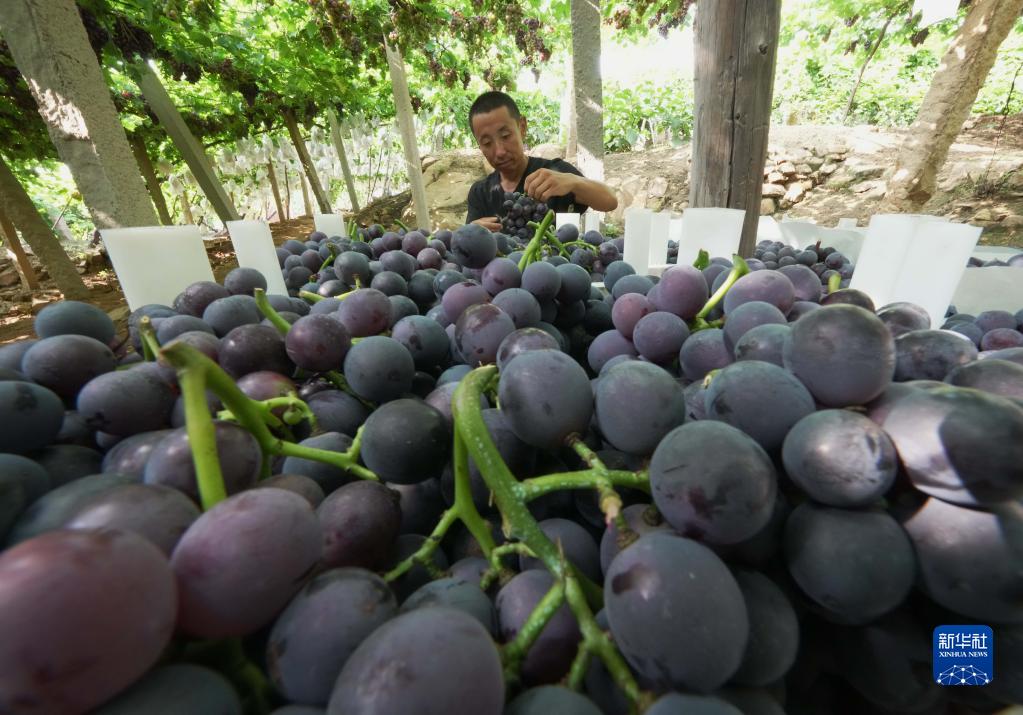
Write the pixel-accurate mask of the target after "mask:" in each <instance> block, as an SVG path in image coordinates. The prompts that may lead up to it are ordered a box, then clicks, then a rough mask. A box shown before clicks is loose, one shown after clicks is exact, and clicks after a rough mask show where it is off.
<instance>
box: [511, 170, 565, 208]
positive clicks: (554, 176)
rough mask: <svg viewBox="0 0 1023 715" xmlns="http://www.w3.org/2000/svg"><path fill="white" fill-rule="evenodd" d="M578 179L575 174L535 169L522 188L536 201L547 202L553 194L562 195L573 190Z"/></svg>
mask: <svg viewBox="0 0 1023 715" xmlns="http://www.w3.org/2000/svg"><path fill="white" fill-rule="evenodd" d="M578 179H579V177H578V176H576V175H575V174H564V173H562V172H560V171H552V170H551V169H537V170H536V171H534V172H533V173H532V174H530V175H529V176H528V177H526V183H525V184H524V185H523V187H522V188H524V189H525V191H526V193H527V194H529V195H530V196H532V197H533V198H534V199H536V200H537V201H541V202H545V203H546V202H547V200H548V199H551V198H553V197H555V196H564V195H565V194H570V193H572V192H573V191H574V190H575V186H576V182H577V180H578Z"/></svg>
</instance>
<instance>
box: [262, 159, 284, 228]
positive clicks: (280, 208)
mask: <svg viewBox="0 0 1023 715" xmlns="http://www.w3.org/2000/svg"><path fill="white" fill-rule="evenodd" d="M266 174H267V178H268V179H269V180H270V191H272V192H273V195H274V206H276V207H277V220H278V221H283V220H284V205H283V204H282V203H281V188H280V187H279V186H278V185H277V173H276V172H275V171H274V163H273V161H269V160H268V161H267V162H266Z"/></svg>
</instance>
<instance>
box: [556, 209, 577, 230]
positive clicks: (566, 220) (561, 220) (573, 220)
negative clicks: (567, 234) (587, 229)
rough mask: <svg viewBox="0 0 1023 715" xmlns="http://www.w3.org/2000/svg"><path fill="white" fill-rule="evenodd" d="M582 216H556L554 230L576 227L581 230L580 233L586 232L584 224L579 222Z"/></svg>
mask: <svg viewBox="0 0 1023 715" xmlns="http://www.w3.org/2000/svg"><path fill="white" fill-rule="evenodd" d="M579 218H580V215H579V214H573V213H566V214H554V230H555V231H557V230H558V229H559V228H561V227H562V226H575V227H576V228H578V229H579V233H580V234H582V233H583V232H584V229H583V226H582V223H580V221H579Z"/></svg>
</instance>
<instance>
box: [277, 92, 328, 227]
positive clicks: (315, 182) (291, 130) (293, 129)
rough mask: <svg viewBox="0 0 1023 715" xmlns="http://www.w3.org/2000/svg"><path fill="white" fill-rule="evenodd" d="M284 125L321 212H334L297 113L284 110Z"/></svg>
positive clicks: (307, 210)
mask: <svg viewBox="0 0 1023 715" xmlns="http://www.w3.org/2000/svg"><path fill="white" fill-rule="evenodd" d="M284 126H286V127H287V128H288V134H289V136H291V143H292V144H294V145H295V151H296V152H298V160H299V161H300V162H302V168H303V169H305V173H306V176H307V177H308V178H309V185H310V186H311V187H312V189H313V194H314V195H315V196H316V203H317V204H319V207H320V213H325V214H329V213H333V211H332V210H331V208H330V199H329V197H328V196H327V192H326V191H324V190H323V184H321V183H320V177H319V176H317V175H316V167H315V166H314V165H313V160H312V158H311V157H310V156H309V150H308V149H306V146H305V141H304V140H303V139H302V133H301V132H300V131H299V129H298V121H297V120H296V119H295V113H294V112H292V111H291V110H290V109H285V110H284ZM302 187H303V191H304V190H305V184H303V185H302ZM306 213H309V206H308V203H307V204H306Z"/></svg>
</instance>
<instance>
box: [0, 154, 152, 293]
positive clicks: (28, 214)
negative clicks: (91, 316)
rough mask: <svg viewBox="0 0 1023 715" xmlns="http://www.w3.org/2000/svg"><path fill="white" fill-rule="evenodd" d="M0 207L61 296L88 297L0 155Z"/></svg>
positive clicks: (75, 272) (55, 240) (47, 226)
mask: <svg viewBox="0 0 1023 715" xmlns="http://www.w3.org/2000/svg"><path fill="white" fill-rule="evenodd" d="M140 183H141V182H140ZM0 211H3V213H4V214H6V215H7V217H8V218H9V219H10V220H11V222H12V223H13V224H14V225H15V227H17V229H18V230H19V231H21V235H22V237H23V238H24V239H25V241H26V242H27V243H28V245H29V246H31V247H32V252H33V253H34V254H35V255H36V258H38V259H39V260H40V261H41V262H42V264H43V265H44V266H46V270H48V271H49V272H50V277H51V278H52V279H53V282H54V283H56V284H57V288H59V289H60V292H61V293H63V294H64V297H65V298H68V299H71V300H79V299H82V298H87V297H88V295H89V289H88V288H86V287H85V283H83V282H82V277H81V276H80V275H78V271H77V270H75V264H73V263H72V262H71V259H70V258H68V255H67V254H66V253H65V252H64V248H63V247H62V246H61V245H60V241H58V240H57V237H56V236H55V235H54V233H53V231H51V230H50V227H49V225H47V223H46V221H44V220H43V217H42V216H41V215H40V213H39V211H37V210H36V207H35V204H33V203H32V199H31V198H30V197H29V195H28V194H27V193H26V192H25V187H23V186H22V185H21V183H20V182H19V181H18V179H17V177H16V176H14V172H12V171H11V170H10V168H9V167H8V166H7V163H6V162H5V161H4V160H3V157H0Z"/></svg>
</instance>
